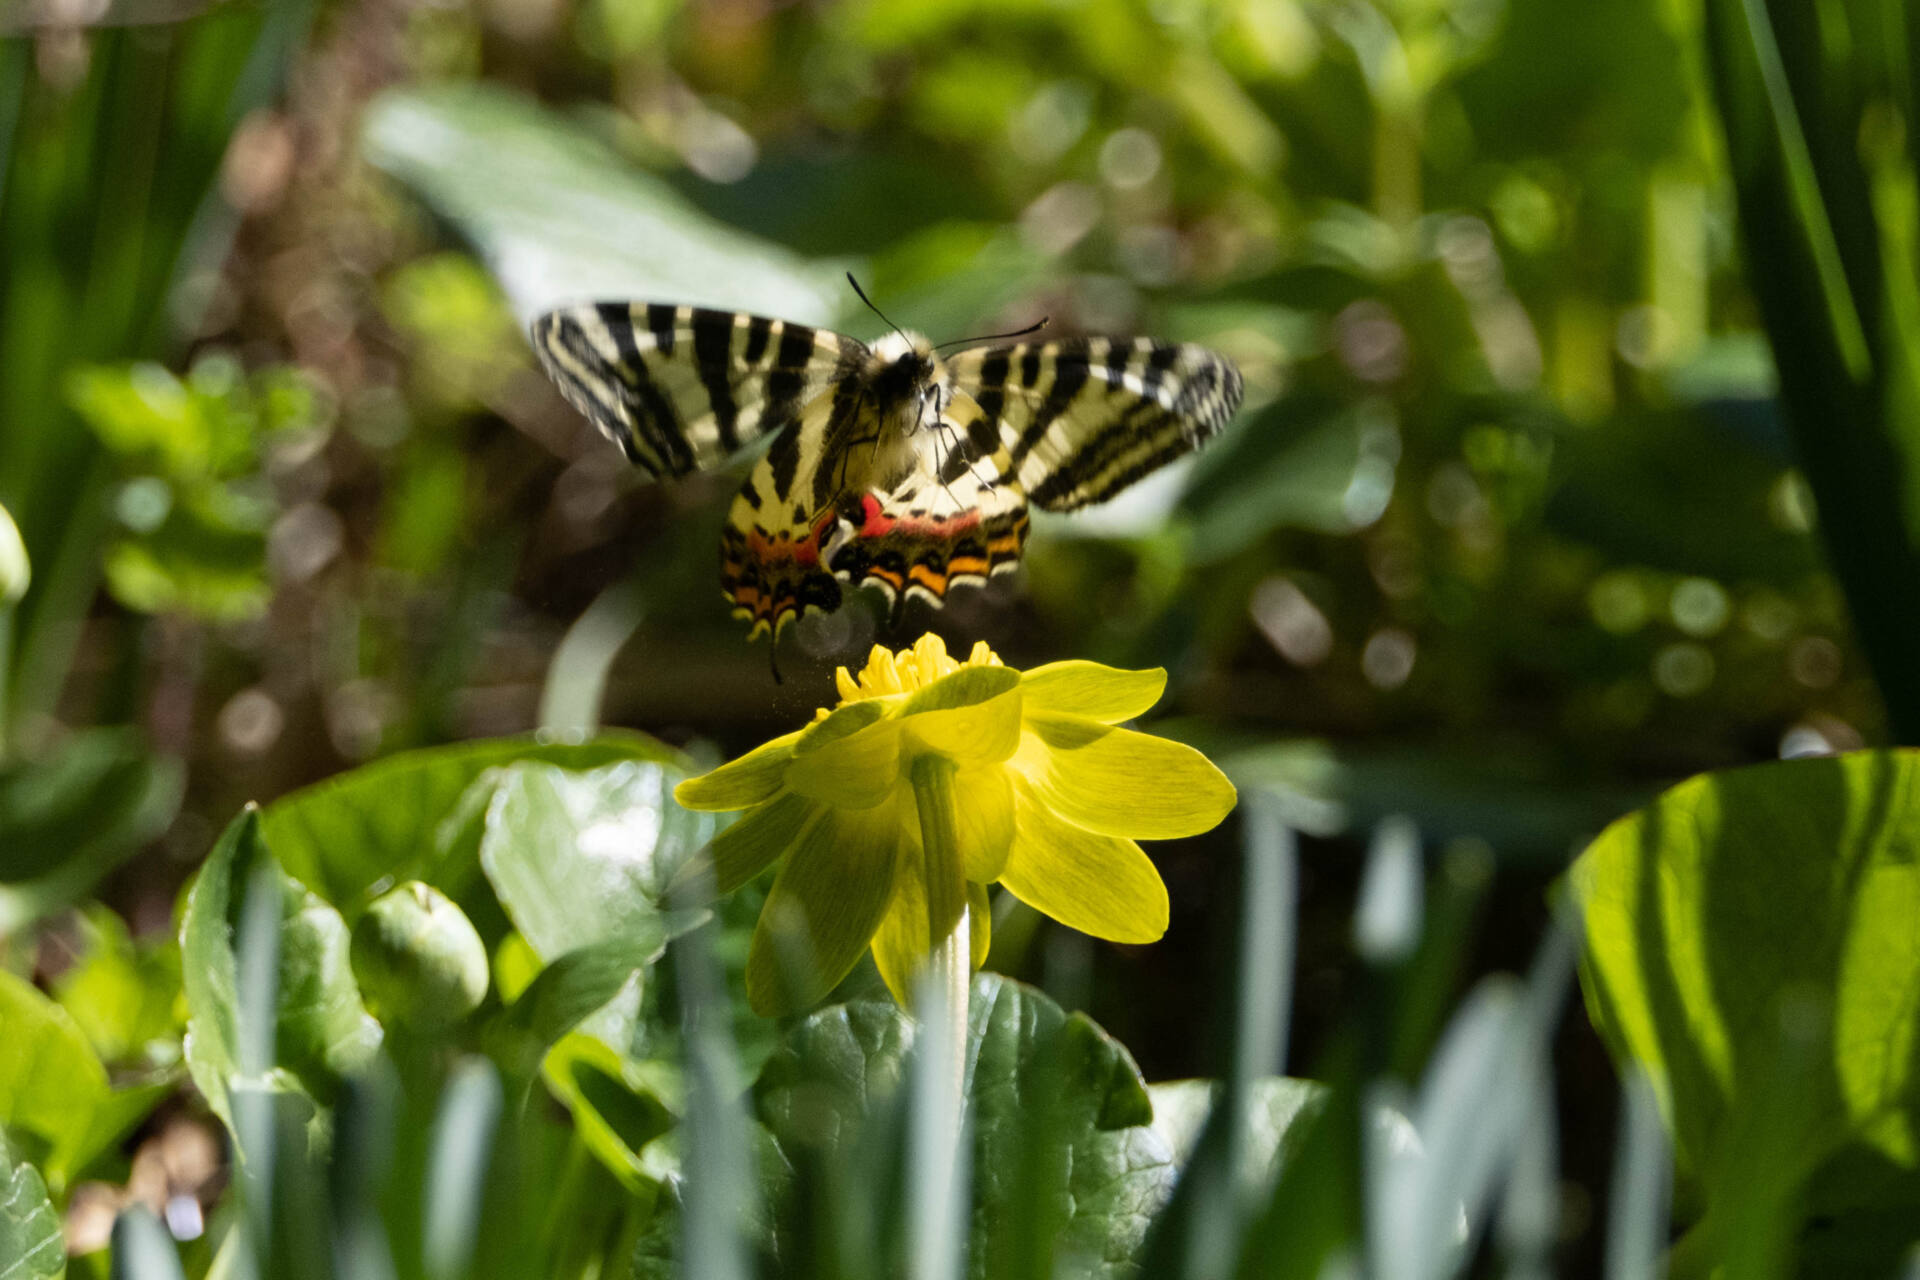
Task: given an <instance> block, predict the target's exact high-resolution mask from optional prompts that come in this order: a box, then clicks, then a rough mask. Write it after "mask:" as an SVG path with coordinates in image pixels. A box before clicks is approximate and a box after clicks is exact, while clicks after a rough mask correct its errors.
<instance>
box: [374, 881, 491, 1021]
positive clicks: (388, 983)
mask: <svg viewBox="0 0 1920 1280" xmlns="http://www.w3.org/2000/svg"><path fill="white" fill-rule="evenodd" d="M353 976H354V978H355V979H356V980H358V982H359V983H360V992H361V995H363V996H364V997H365V998H366V1001H367V1004H368V1007H369V1008H371V1009H372V1010H373V1012H374V1014H375V1015H376V1016H377V1017H379V1018H380V1019H382V1020H383V1021H391V1020H394V1019H399V1020H403V1021H410V1022H413V1023H416V1024H424V1025H429V1026H445V1025H447V1024H449V1023H453V1022H457V1021H459V1020H460V1019H461V1018H464V1017H466V1016H467V1015H468V1014H469V1013H472V1012H473V1011H474V1009H476V1008H478V1007H479V1004H480V1001H481V1000H482V999H484V998H485V996H486V994H487V949H486V947H485V946H484V945H482V943H481V941H480V935H479V934H478V933H476V932H474V928H473V925H472V924H471V923H470V922H469V921H468V920H467V917H466V916H465V914H463V913H462V912H461V910H460V908H459V907H456V906H455V905H454V904H453V903H452V902H451V901H449V900H448V899H447V897H446V895H445V894H443V893H441V892H440V891H439V890H437V889H434V888H432V887H431V886H429V885H424V884H422V883H420V882H419V881H418V880H409V881H408V882H407V883H405V884H403V885H400V886H399V887H397V888H395V889H392V890H389V891H388V892H387V893H384V894H382V895H381V896H380V897H379V898H377V899H375V900H374V903H373V905H372V906H370V907H368V908H367V913H366V914H365V915H363V916H361V917H360V922H359V923H358V924H356V925H354V927H353Z"/></svg>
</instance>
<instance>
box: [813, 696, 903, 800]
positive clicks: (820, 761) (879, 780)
mask: <svg viewBox="0 0 1920 1280" xmlns="http://www.w3.org/2000/svg"><path fill="white" fill-rule="evenodd" d="M875 705H877V704H875V703H872V702H855V703H853V704H851V706H850V707H847V708H842V710H850V709H851V707H871V706H875ZM835 714H836V715H837V714H838V712H836V713H835ZM832 719H833V717H831V716H829V717H828V718H827V719H826V720H822V721H820V724H822V725H825V724H829V723H831V722H832ZM802 745H803V746H804V745H805V744H802ZM786 777H787V786H788V787H790V788H792V789H793V790H795V791H797V792H799V793H800V794H801V795H803V796H806V797H808V798H809V799H812V800H818V801H820V802H821V803H822V804H830V805H835V806H837V807H839V808H843V809H871V808H872V807H873V806H875V805H877V804H879V803H880V802H881V801H882V800H885V799H886V798H887V797H888V796H890V795H892V794H893V791H894V784H895V783H896V782H897V781H898V780H899V778H900V723H899V722H898V721H896V720H888V719H881V720H879V721H878V722H876V723H873V724H869V725H867V726H866V727H865V728H862V729H859V730H856V731H855V732H853V733H851V734H847V735H844V736H841V737H837V738H831V739H829V740H828V741H826V742H825V743H823V744H818V745H815V746H814V747H813V749H812V750H807V751H802V750H798V749H796V750H795V751H794V754H793V760H792V762H791V763H790V764H788V766H787V775H786Z"/></svg>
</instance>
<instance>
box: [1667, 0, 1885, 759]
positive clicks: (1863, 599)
mask: <svg viewBox="0 0 1920 1280" xmlns="http://www.w3.org/2000/svg"><path fill="white" fill-rule="evenodd" d="M1703 11H1704V14H1705V24H1704V33H1703V34H1704V37H1705V39H1704V44H1705V52H1706V56H1707V59H1708V61H1709V63H1710V65H1711V67H1712V71H1713V75H1712V84H1713V88H1714V90H1715V98H1716V105H1717V106H1718V108H1719V115H1720V122H1721V124H1722V126H1723V127H1724V128H1725V130H1726V144H1727V145H1726V156H1727V161H1728V168H1729V169H1730V171H1731V176H1732V178H1733V188H1734V194H1735V197H1736V204H1737V208H1738V210H1739V215H1740V231H1741V236H1742V239H1743V240H1744V242H1745V244H1744V248H1745V259H1746V264H1747V272H1746V274H1747V279H1748V281H1749V283H1750V284H1751V286H1752V289H1753V293H1754V297H1755V299H1756V301H1757V302H1758V303H1759V308H1760V313H1761V316H1762V318H1763V319H1764V320H1765V322H1766V327H1767V335H1768V338H1769V340H1770V341H1771V342H1772V345H1773V349H1774V354H1775V357H1776V360H1777V362H1778V366H1779V375H1780V401H1781V404H1782V406H1783V408H1784V409H1785V411H1786V419H1787V425H1788V427H1789V428H1790V429H1791V430H1792V432H1793V436H1794V444H1795V446H1796V448H1795V453H1796V454H1797V455H1798V459H1799V462H1800V465H1801V467H1802V469H1803V470H1804V471H1805V473H1806V477H1807V481H1808V483H1809V485H1810V486H1811V488H1812V489H1813V495H1814V499H1815V501H1816V502H1817V504H1818V506H1819V510H1820V528H1821V534H1822V536H1823V537H1824V539H1825V540H1826V542H1827V545H1828V548H1829V551H1830V553H1831V554H1830V556H1829V561H1828V562H1829V564H1830V565H1831V567H1832V569H1833V573H1834V576H1835V577H1837V578H1838V579H1839V580H1840V584H1841V586H1842V588H1843V589H1844V590H1845V592H1846V596H1847V604H1848V612H1849V613H1850V614H1851V617H1852V621H1853V624H1854V627H1855V629H1856V632H1857V634H1858V636H1859V640H1860V645H1861V648H1862V649H1864V650H1865V652H1866V655H1867V658H1868V661H1869V662H1870V663H1871V665H1872V667H1873V672H1874V677H1875V679H1876V680H1877V681H1878V682H1879V685H1880V688H1881V692H1882V694H1883V695H1884V697H1885V699H1886V703H1887V715H1888V719H1889V720H1890V721H1891V723H1892V726H1893V730H1894V733H1895V735H1896V736H1897V737H1898V738H1899V739H1900V740H1901V741H1903V742H1908V743H1913V742H1916V741H1920V665H1916V664H1915V663H1914V661H1913V653H1914V650H1915V648H1916V646H1920V596H1916V594H1915V593H1914V592H1912V591H1902V590H1894V589H1889V586H1888V584H1890V583H1906V582H1913V581H1915V580H1916V579H1920V491H1916V489H1915V488H1914V486H1913V485H1912V484H1911V483H1910V482H1909V477H1910V476H1912V475H1913V474H1914V473H1915V471H1916V469H1920V361H1916V359H1915V356H1914V353H1915V351H1916V350H1920V244H1916V239H1920V223H1916V219H1915V217H1914V209H1915V204H1916V201H1920V180H1916V174H1915V169H1914V152H1913V145H1912V140H1911V136H1910V132H1909V125H1908V120H1909V118H1910V117H1911V114H1912V108H1911V104H1912V103H1913V101H1914V98H1915V95H1916V92H1920V77H1916V76H1915V73H1914V64H1913V61H1912V50H1911V43H1910V36H1908V35H1906V34H1894V33H1895V32H1904V30H1905V28H1904V27H1903V26H1901V25H1899V24H1903V23H1904V22H1905V21H1906V17H1905V12H1904V9H1903V8H1902V7H1901V6H1878V5H1868V4H1862V5H1856V6H1842V7H1841V8H1838V9H1831V8H1829V7H1827V6H1822V5H1796V4H1788V3H1766V2H1765V0H1708V3H1707V4H1706V5H1704V6H1703ZM1881 23H1892V24H1895V25H1893V26H1889V27H1887V28H1886V30H1887V31H1888V33H1889V34H1888V35H1887V36H1886V37H1885V38H1881V37H1880V36H1879V35H1878V32H1879V30H1880V27H1879V24H1881ZM1867 32H1874V33H1875V34H1874V35H1867V34H1865V33H1867ZM1856 33H1858V34H1856Z"/></svg>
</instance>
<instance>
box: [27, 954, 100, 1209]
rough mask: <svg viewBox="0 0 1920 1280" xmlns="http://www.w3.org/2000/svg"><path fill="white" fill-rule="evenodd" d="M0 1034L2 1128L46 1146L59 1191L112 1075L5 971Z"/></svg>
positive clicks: (59, 1017) (63, 1021) (56, 1011)
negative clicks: (2, 1028) (0, 1030)
mask: <svg viewBox="0 0 1920 1280" xmlns="http://www.w3.org/2000/svg"><path fill="white" fill-rule="evenodd" d="M0 1027H4V1028H5V1029H6V1034H5V1035H4V1037H0V1125H3V1126H5V1127H6V1129H7V1131H8V1132H9V1133H11V1134H12V1135H13V1136H14V1140H15V1142H19V1141H20V1140H21V1139H22V1138H23V1137H25V1136H26V1135H29V1134H31V1135H32V1136H33V1137H35V1138H37V1139H39V1141H40V1142H41V1143H43V1144H44V1146H43V1148H42V1151H43V1153H44V1154H43V1157H42V1164H43V1165H44V1167H45V1169H46V1171H47V1175H48V1176H49V1177H51V1178H52V1179H53V1180H54V1182H55V1184H56V1185H58V1184H60V1183H62V1182H63V1181H64V1180H65V1177H66V1175H67V1174H68V1173H70V1172H72V1171H73V1168H74V1165H75V1162H76V1158H77V1157H78V1156H79V1155H80V1154H81V1148H82V1147H83V1146H84V1144H85V1141H86V1137H87V1133H88V1130H89V1127H90V1126H91V1124H92V1120H93V1111H94V1108H96V1107H97V1106H99V1105H100V1104H101V1102H102V1101H103V1100H105V1098H106V1097H107V1094H108V1087H107V1069H106V1068H105V1067H103V1066H101V1065H100V1059H99V1058H98V1057H97V1056H96V1055H95V1054H94V1052H93V1047H92V1046H91V1045H89V1044H88V1043H87V1038H86V1036H84V1035H82V1034H81V1032H80V1028H79V1027H78V1026H76V1025H75V1024H74V1021H73V1018H72V1017H71V1016H69V1015H68V1013H67V1011H66V1010H65V1009H62V1008H61V1007H60V1006H59V1005H57V1004H55V1003H54V1002H53V1001H52V1000H49V999H48V998H47V997H46V996H44V995H42V994H41V993H40V992H39V990H38V989H37V988H35V987H34V986H33V984H31V983H29V982H26V981H24V980H22V979H20V978H16V977H14V976H13V975H12V974H11V973H7V972H6V971H4V970H0Z"/></svg>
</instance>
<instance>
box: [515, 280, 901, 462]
mask: <svg viewBox="0 0 1920 1280" xmlns="http://www.w3.org/2000/svg"><path fill="white" fill-rule="evenodd" d="M532 336H533V347H534V350H535V351H537V352H538V353H539V355H540V363H541V364H542V365H543V366H544V367H545V368H546V371H547V374H548V376H550V377H551V378H552V379H553V380H554V382H555V383H556V384H558V386H559V388H560V391H561V394H563V395H564V396H565V397H566V398H567V400H568V402H569V403H571V404H572V405H573V406H574V408H576V409H578V410H580V412H581V413H583V414H585V415H586V417H587V419H588V420H589V421H591V422H592V423H593V425H594V426H596V427H598V428H599V429H600V431H601V433H602V434H603V435H605V436H606V437H607V438H608V439H610V440H612V441H613V442H614V443H615V444H617V445H619V446H620V448H621V449H622V450H623V451H624V452H625V453H626V455H627V458H628V460H629V461H631V462H632V463H633V464H634V465H635V466H637V467H639V468H641V469H642V470H644V471H646V472H647V473H648V474H649V475H652V476H654V477H656V478H660V477H669V476H683V475H686V474H687V473H689V472H692V471H702V470H708V469H710V468H713V467H718V466H720V465H722V464H723V463H725V462H726V460H727V459H728V458H729V457H731V456H732V455H733V454H734V453H736V452H738V451H739V450H740V449H742V448H744V447H746V446H747V445H749V444H751V443H753V442H754V441H755V440H757V439H759V438H761V437H762V436H766V435H769V434H771V433H773V432H775V431H778V430H780V429H781V428H782V427H784V426H787V425H788V424H789V423H791V422H793V421H794V420H795V418H796V417H797V416H798V414H799V412H800V410H801V409H802V408H803V407H804V406H805V405H806V404H807V402H808V401H809V400H811V399H813V398H814V397H815V396H817V395H818V394H819V393H820V392H821V391H822V390H823V389H824V388H826V387H827V386H828V385H829V384H830V383H832V382H833V381H834V380H835V379H836V378H837V377H843V376H845V374H846V373H847V371H848V370H850V369H856V368H858V367H859V365H860V362H861V361H862V360H863V359H864V358H865V357H866V354H867V350H866V347H865V346H864V345H863V344H861V343H860V342H858V341H857V340H855V339H853V338H848V337H844V336H842V335H840V334H836V333H832V332H829V331H828V330H825V329H815V328H812V327H811V326H808V325H802V324H793V323H791V322H788V321H784V320H773V319H769V318H768V317H766V316H755V315H747V314H745V313H743V312H734V311H714V310H709V309H707V308H704V307H687V306H673V305H671V304H667V303H657V302H656V303H647V302H598V303H584V304H581V305H579V306H571V307H562V308H560V309H559V310H557V311H549V312H547V313H546V314H545V315H543V316H541V317H540V318H539V319H537V320H535V321H534V322H533V334H532Z"/></svg>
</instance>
